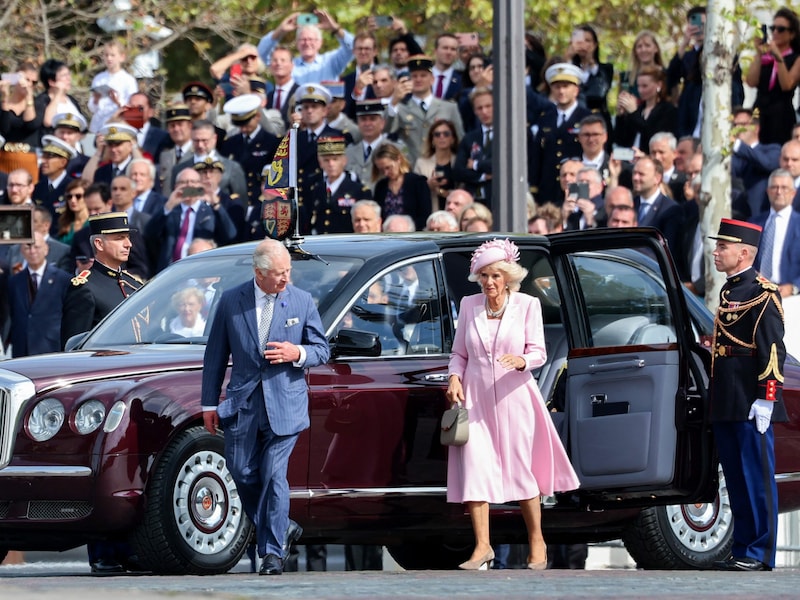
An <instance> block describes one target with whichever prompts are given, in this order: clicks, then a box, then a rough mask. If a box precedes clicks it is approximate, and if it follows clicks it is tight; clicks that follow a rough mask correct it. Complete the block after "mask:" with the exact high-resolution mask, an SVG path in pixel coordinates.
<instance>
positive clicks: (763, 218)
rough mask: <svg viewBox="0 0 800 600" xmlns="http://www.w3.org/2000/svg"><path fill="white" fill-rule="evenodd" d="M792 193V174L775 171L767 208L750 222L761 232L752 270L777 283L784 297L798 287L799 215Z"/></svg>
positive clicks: (799, 259)
mask: <svg viewBox="0 0 800 600" xmlns="http://www.w3.org/2000/svg"><path fill="white" fill-rule="evenodd" d="M794 193H795V191H794V178H793V177H792V174H791V173H789V171H786V170H784V169H775V170H774V171H773V172H772V174H771V175H770V176H769V180H768V183H767V197H768V198H769V204H770V209H769V211H767V212H763V213H761V214H760V215H758V216H756V217H755V218H753V219H752V221H751V222H752V223H753V224H755V225H759V226H760V227H761V228H762V229H763V233H762V234H761V243H760V245H759V247H758V254H757V255H756V259H755V263H754V267H755V268H756V270H758V271H759V272H760V273H761V274H762V275H763V276H764V277H766V278H767V279H769V280H770V281H771V282H773V283H776V284H778V290H779V291H780V294H781V297H783V298H785V297H787V296H792V295H795V294H797V293H798V287H800V214H798V213H797V211H795V210H793V209H792V199H793V198H794Z"/></svg>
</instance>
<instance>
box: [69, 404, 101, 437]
mask: <svg viewBox="0 0 800 600" xmlns="http://www.w3.org/2000/svg"><path fill="white" fill-rule="evenodd" d="M105 418H106V407H105V405H104V404H103V403H102V402H100V400H89V401H88V402H84V403H83V404H81V406H80V408H79V409H78V411H77V412H76V413H75V431H77V432H78V433H80V434H81V435H86V434H87V433H92V432H93V431H94V430H95V429H97V428H98V427H100V425H102V424H103V419H105Z"/></svg>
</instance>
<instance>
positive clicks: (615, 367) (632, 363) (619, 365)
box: [589, 358, 645, 373]
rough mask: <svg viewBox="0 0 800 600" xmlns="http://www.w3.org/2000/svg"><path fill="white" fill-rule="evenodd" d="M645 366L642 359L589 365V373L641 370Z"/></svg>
mask: <svg viewBox="0 0 800 600" xmlns="http://www.w3.org/2000/svg"><path fill="white" fill-rule="evenodd" d="M644 366H645V362H644V359H643V358H631V359H629V360H620V361H616V362H611V363H603V364H600V365H589V373H608V372H609V371H622V370H625V369H641V368H643V367H644Z"/></svg>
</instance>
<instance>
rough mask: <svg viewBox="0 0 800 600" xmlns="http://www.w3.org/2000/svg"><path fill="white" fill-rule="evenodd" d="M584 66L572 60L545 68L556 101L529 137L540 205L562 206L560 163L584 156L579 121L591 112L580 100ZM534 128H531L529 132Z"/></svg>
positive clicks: (531, 177) (532, 180)
mask: <svg viewBox="0 0 800 600" xmlns="http://www.w3.org/2000/svg"><path fill="white" fill-rule="evenodd" d="M581 78H582V75H581V69H580V67H577V66H575V65H573V64H572V63H556V64H554V65H552V66H550V67H549V68H548V69H547V71H545V79H546V80H547V85H549V86H550V97H551V98H552V99H553V104H552V105H550V106H548V107H547V108H546V109H544V110H543V111H541V112H540V114H539V116H538V118H537V120H536V122H535V123H534V129H535V130H536V134H535V137H534V134H533V133H531V134H530V135H529V136H528V181H529V182H530V184H531V191H532V192H533V195H534V196H535V198H536V202H537V203H538V204H544V203H545V202H553V203H554V204H556V205H558V206H561V204H562V203H563V202H564V196H563V194H562V192H561V187H560V185H559V178H558V176H559V166H560V165H561V163H562V162H563V161H564V160H565V159H567V158H570V157H573V156H581V155H582V154H583V148H581V144H580V142H579V141H578V123H579V122H580V120H581V119H583V118H584V117H586V116H588V115H589V114H591V111H589V109H587V108H585V107H583V106H581V105H580V104H579V103H578V94H579V93H580V85H581V81H582V79H581ZM530 131H531V128H529V132H530Z"/></svg>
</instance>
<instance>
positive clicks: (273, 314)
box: [201, 240, 330, 575]
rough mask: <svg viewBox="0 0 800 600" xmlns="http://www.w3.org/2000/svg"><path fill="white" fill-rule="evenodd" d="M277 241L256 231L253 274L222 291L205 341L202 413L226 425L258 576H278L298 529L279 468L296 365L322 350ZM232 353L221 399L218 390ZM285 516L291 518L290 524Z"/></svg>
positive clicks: (304, 422)
mask: <svg viewBox="0 0 800 600" xmlns="http://www.w3.org/2000/svg"><path fill="white" fill-rule="evenodd" d="M291 270H292V261H291V257H290V256H289V252H288V251H287V250H286V248H285V246H284V245H283V244H281V243H280V242H278V241H276V240H264V241H263V242H261V243H260V244H259V245H258V246H256V250H255V252H254V253H253V271H254V274H255V277H254V280H253V281H247V282H246V283H244V284H242V285H240V286H238V287H235V288H233V289H231V290H228V291H227V292H225V293H224V294H223V295H222V298H221V300H220V304H219V308H218V309H217V313H216V317H215V318H214V323H213V325H212V327H211V332H210V333H209V336H208V345H207V346H206V352H205V360H204V369H203V388H202V394H201V401H202V405H203V422H204V424H205V427H206V429H207V430H208V431H209V432H210V433H211V434H212V435H214V434H216V432H217V427H218V426H221V428H222V429H223V431H224V432H225V459H226V461H227V465H228V469H229V470H230V472H231V475H232V476H233V479H234V481H235V482H236V487H237V489H238V490H239V495H240V497H241V498H242V505H243V507H244V510H245V512H246V513H247V515H248V516H249V517H250V519H251V521H252V522H253V523H254V524H255V527H256V547H257V551H258V554H259V556H260V557H262V559H263V560H262V563H261V568H260V570H259V574H260V575H280V574H281V573H282V572H283V562H284V560H285V558H286V555H287V554H288V550H289V546H290V545H291V543H292V542H293V541H295V539H296V538H298V537H299V536H300V533H301V532H302V530H300V529H299V527H298V526H297V525H296V524H294V523H291V522H290V520H289V483H288V481H287V477H286V473H287V469H288V465H289V457H290V455H291V453H292V449H293V448H294V445H295V442H296V441H297V436H298V434H299V433H300V432H301V431H303V430H304V429H306V428H308V426H309V418H308V390H307V386H306V381H305V372H304V370H305V368H306V367H313V366H316V365H320V364H323V363H325V362H327V360H328V357H329V355H330V351H329V349H328V343H327V341H326V339H325V333H324V331H323V328H322V321H321V319H320V316H319V313H318V312H317V309H316V306H315V304H314V300H313V298H312V297H311V295H310V294H308V293H307V292H304V291H303V290H300V289H298V288H296V287H294V286H292V285H289V279H290V275H291ZM229 358H231V359H232V361H233V368H232V369H231V376H230V381H229V382H228V387H227V389H226V392H225V399H224V400H223V401H222V402H221V403H220V402H219V397H220V390H221V387H222V382H223V380H224V379H225V373H226V371H227V368H228V360H229ZM290 525H293V526H294V532H292V528H291V527H290Z"/></svg>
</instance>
